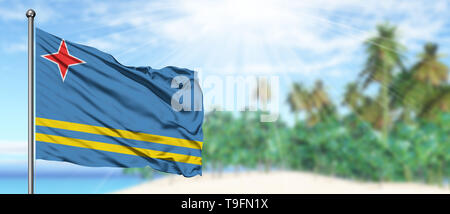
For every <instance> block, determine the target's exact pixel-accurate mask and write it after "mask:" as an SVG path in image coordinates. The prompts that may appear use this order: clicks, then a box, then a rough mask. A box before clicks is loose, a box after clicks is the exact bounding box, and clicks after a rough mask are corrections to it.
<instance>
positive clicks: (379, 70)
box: [360, 24, 404, 144]
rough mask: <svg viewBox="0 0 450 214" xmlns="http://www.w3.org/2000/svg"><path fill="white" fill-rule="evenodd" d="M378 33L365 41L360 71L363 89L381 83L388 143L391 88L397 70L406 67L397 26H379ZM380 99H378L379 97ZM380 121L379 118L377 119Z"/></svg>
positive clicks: (382, 106) (384, 131)
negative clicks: (362, 66)
mask: <svg viewBox="0 0 450 214" xmlns="http://www.w3.org/2000/svg"><path fill="white" fill-rule="evenodd" d="M377 32H378V34H377V35H376V36H374V37H372V38H369V39H368V40H367V41H366V42H365V43H364V45H365V47H366V53H367V55H368V57H367V60H366V63H365V66H364V69H363V70H362V72H361V73H360V77H361V78H362V79H361V81H362V87H363V89H365V88H367V86H368V85H369V84H371V83H373V82H377V83H379V85H380V93H379V102H380V103H381V112H382V114H381V118H380V120H381V122H382V126H381V128H382V136H383V142H384V143H385V144H386V143H387V140H388V139H387V138H388V131H389V124H390V118H391V116H390V106H389V104H390V98H389V97H390V96H389V88H390V84H391V81H392V79H393V75H394V71H395V70H398V69H400V70H402V69H403V68H404V66H403V63H402V49H403V48H402V46H401V45H400V44H399V43H398V42H397V36H396V27H395V26H391V25H390V24H381V25H378V26H377ZM377 100H378V99H377ZM376 121H379V120H376Z"/></svg>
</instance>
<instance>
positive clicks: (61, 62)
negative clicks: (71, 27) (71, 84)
mask: <svg viewBox="0 0 450 214" xmlns="http://www.w3.org/2000/svg"><path fill="white" fill-rule="evenodd" d="M42 57H44V58H46V59H48V60H50V61H51V62H53V63H55V64H57V65H58V69H59V73H60V74H61V78H62V80H63V82H64V80H65V79H66V75H67V71H68V69H69V66H73V65H78V64H81V63H86V62H85V61H83V60H81V59H78V58H76V57H74V56H72V55H70V54H69V50H67V46H66V42H65V41H64V39H63V40H62V41H61V44H60V45H59V48H58V52H56V53H52V54H47V55H42Z"/></svg>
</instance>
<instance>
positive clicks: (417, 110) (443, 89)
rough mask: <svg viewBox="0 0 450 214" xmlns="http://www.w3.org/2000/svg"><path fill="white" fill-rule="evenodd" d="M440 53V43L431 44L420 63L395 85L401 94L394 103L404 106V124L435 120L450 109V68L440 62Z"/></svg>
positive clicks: (425, 50) (427, 46) (403, 75)
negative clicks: (449, 73)
mask: <svg viewBox="0 0 450 214" xmlns="http://www.w3.org/2000/svg"><path fill="white" fill-rule="evenodd" d="M437 50H438V46H437V45H436V44H434V43H427V44H426V45H425V46H424V52H423V53H422V54H421V55H420V60H419V61H418V62H417V63H416V64H415V65H414V66H413V67H412V68H411V70H410V71H404V72H402V73H401V74H400V75H399V76H398V77H397V78H396V80H395V81H394V83H393V84H392V85H393V89H394V90H396V91H397V92H398V93H399V94H401V96H400V97H394V99H393V102H394V104H396V105H401V106H402V116H401V117H400V119H402V120H403V121H412V119H411V118H413V117H419V118H425V119H434V118H435V117H436V116H437V115H438V113H439V112H442V111H448V110H449V105H450V103H449V96H450V95H449V89H448V87H449V86H448V84H447V81H448V72H449V69H448V67H447V66H446V65H445V64H443V63H441V62H439V60H438V58H439V57H438V54H437Z"/></svg>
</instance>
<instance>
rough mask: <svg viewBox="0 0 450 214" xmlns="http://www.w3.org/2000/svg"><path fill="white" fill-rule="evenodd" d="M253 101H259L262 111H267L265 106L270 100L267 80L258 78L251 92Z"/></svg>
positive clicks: (269, 87) (270, 94)
mask: <svg viewBox="0 0 450 214" xmlns="http://www.w3.org/2000/svg"><path fill="white" fill-rule="evenodd" d="M253 99H255V100H257V101H259V103H260V105H261V107H262V110H263V111H267V104H268V103H269V101H270V100H271V99H272V90H271V86H270V83H269V81H268V80H267V78H265V77H261V78H259V80H258V81H257V84H256V88H255V89H254V91H253Z"/></svg>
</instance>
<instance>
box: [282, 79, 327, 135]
mask: <svg viewBox="0 0 450 214" xmlns="http://www.w3.org/2000/svg"><path fill="white" fill-rule="evenodd" d="M287 102H288V103H289V106H290V108H291V111H292V112H293V113H294V114H295V115H296V116H295V118H296V119H295V121H296V123H297V121H298V116H297V115H298V113H299V112H300V111H305V113H306V117H307V119H306V121H307V124H308V125H309V126H314V125H315V124H317V123H318V122H320V121H324V120H326V119H327V118H328V117H329V116H330V115H332V114H334V113H335V107H334V105H333V103H332V102H331V100H330V98H329V97H328V94H327V92H326V90H325V88H324V86H323V83H322V81H320V80H318V81H316V82H315V83H314V86H313V88H312V90H311V91H309V90H307V89H306V88H304V87H303V85H301V84H300V83H294V85H293V87H292V91H291V92H290V93H289V94H288V99H287Z"/></svg>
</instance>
